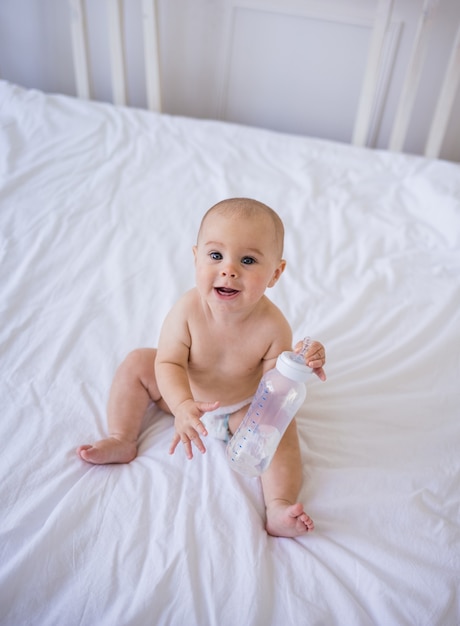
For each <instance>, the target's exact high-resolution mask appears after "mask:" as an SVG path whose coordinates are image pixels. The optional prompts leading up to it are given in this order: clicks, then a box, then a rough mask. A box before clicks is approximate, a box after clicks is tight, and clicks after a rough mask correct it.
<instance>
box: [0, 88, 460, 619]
mask: <svg viewBox="0 0 460 626" xmlns="http://www.w3.org/2000/svg"><path fill="white" fill-rule="evenodd" d="M0 124H1V135H0V177H1V178H0V180H1V185H0V237H1V239H0V251H1V252H0V259H1V264H0V275H1V279H0V280H1V282H0V285H1V300H0V302H1V325H0V345H1V360H0V368H1V372H0V385H1V392H0V403H1V418H0V429H1V430H0V440H1V441H2V453H1V455H0V471H1V474H0V475H1V481H0V502H1V509H0V510H1V512H0V516H1V517H0V519H1V524H0V528H1V542H0V622H1V624H5V625H8V626H18V625H25V624H27V625H37V626H38V625H40V626H44V625H46V626H50V625H58V624H59V625H60V624H66V625H69V626H70V625H74V624H75V625H77V624H78V625H88V626H90V625H91V626H94V625H95V624H97V625H98V626H100V625H107V626H109V625H110V626H113V625H114V624H117V625H133V626H134V625H144V624H149V625H150V624H155V625H178V626H179V625H180V626H184V624H187V626H193V625H200V626H203V625H216V626H230V625H233V624H244V625H254V626H259V625H260V626H262V625H263V626H270V625H272V626H284V625H287V624H304V625H307V626H312V625H320V624H321V625H326V624H327V625H331V624H347V625H348V624H349V625H368V624H374V625H375V624H378V625H379V624H381V625H384V626H391V625H401V624H403V625H405V624H407V625H415V624H417V625H426V626H428V625H429V626H435V625H439V626H454V625H457V624H458V623H459V622H460V597H459V580H460V508H459V501H460V495H459V494H460V454H459V449H460V420H459V418H460V408H459V407H460V392H459V384H458V381H459V375H460V358H459V352H460V313H459V311H460V278H459V277H460V166H459V164H456V163H449V162H446V161H440V160H429V159H425V158H422V157H416V156H411V155H404V154H394V153H390V152H385V151H373V150H369V149H365V148H358V147H353V146H350V145H346V144H340V143H334V142H328V141H322V140H316V139H313V138H309V137H301V136H295V135H287V134H282V133H276V132H272V131H266V130H263V129H256V128H250V127H245V126H239V125H234V124H229V123H224V122H218V121H211V120H198V119H186V118H181V117H174V116H168V115H166V114H156V113H153V112H147V111H143V110H138V109H130V108H124V107H116V106H113V105H109V104H103V103H96V102H89V101H85V100H78V99H74V98H71V97H65V96H61V95H51V94H44V93H41V92H39V91H34V90H26V89H23V88H21V87H19V86H16V85H13V84H9V83H7V82H4V81H2V82H0ZM235 196H238V197H251V198H256V199H258V200H261V201H262V202H265V203H267V204H269V205H270V206H272V207H273V208H274V209H275V210H276V211H277V212H278V213H279V215H280V216H281V218H282V219H283V221H284V224H285V229H286V241H285V254H284V256H285V259H286V261H287V267H286V271H285V273H284V274H283V276H282V278H281V280H280V281H279V282H278V284H277V285H276V286H275V287H274V288H273V289H270V290H269V292H267V295H269V297H270V298H271V299H272V300H273V301H274V302H275V304H277V305H278V306H279V307H280V308H281V309H282V310H283V312H284V313H285V315H286V317H287V319H288V320H289V322H290V324H291V326H292V329H293V333H294V337H295V339H296V340H297V339H300V338H301V337H303V336H304V335H306V334H308V335H311V336H313V337H315V338H316V339H318V340H320V341H321V342H322V343H323V344H324V345H325V346H326V351H327V364H326V372H327V381H326V382H324V383H322V382H321V381H319V380H311V381H310V382H309V384H308V390H307V398H306V400H305V402H304V404H303V405H302V407H301V409H300V410H299V412H298V415H297V424H298V429H299V437H300V443H301V451H302V463H303V475H304V483H303V487H302V491H301V494H300V500H301V501H302V502H303V503H304V504H305V508H306V510H307V512H308V513H309V514H310V515H311V517H312V518H313V519H314V521H315V526H316V528H315V531H314V532H313V533H309V534H307V535H304V536H301V537H298V538H296V539H288V538H277V537H271V536H269V535H268V534H267V533H266V531H265V529H264V504H263V499H262V491H261V487H260V481H259V480H258V479H250V478H245V477H243V476H240V475H239V474H237V473H235V472H234V471H232V469H231V468H230V467H229V465H228V462H227V460H226V457H225V444H224V443H223V442H222V441H219V440H210V439H208V440H207V442H206V443H207V452H206V454H204V455H195V456H194V458H193V460H191V461H188V460H187V459H186V458H185V455H184V454H183V453H182V452H183V451H182V450H178V451H177V452H176V453H175V454H174V455H172V456H171V455H169V454H168V447H169V443H170V441H171V438H172V434H173V422H172V419H171V417H170V416H168V415H166V414H165V413H163V412H161V411H160V409H158V408H157V407H156V406H155V405H152V406H151V407H150V409H149V410H148V411H147V413H146V416H145V420H144V426H143V431H142V434H141V436H140V445H139V454H138V456H137V458H136V459H135V460H134V461H132V462H131V463H130V464H129V465H106V466H94V465H89V464H87V463H85V462H84V461H82V460H81V459H80V458H79V457H78V456H77V455H76V453H75V450H76V447H77V446H78V445H80V444H83V443H89V442H91V441H94V440H95V439H98V438H101V437H103V436H104V435H105V433H106V417H105V407H106V401H107V397H108V391H109V388H110V383H111V380H112V377H113V374H114V372H115V369H116V367H117V365H118V364H119V363H120V362H121V361H122V359H123V358H124V356H125V355H126V354H127V353H128V352H129V351H130V350H132V349H134V348H136V347H140V346H155V345H156V342H157V341H158V336H159V331H160V328H161V325H162V322H163V319H164V317H165V315H166V313H167V312H168V310H169V309H170V307H171V306H172V304H173V303H174V302H175V301H176V300H177V299H178V298H179V297H180V295H181V294H182V293H183V292H184V291H185V290H187V289H188V288H190V287H191V286H193V284H194V267H193V255H192V250H191V248H192V246H193V245H194V243H195V237H196V232H197V229H198V225H199V222H200V219H201V217H202V215H203V213H204V212H205V211H206V210H207V209H208V208H209V207H210V206H211V205H213V204H214V203H216V202H217V201H219V200H222V199H224V198H229V197H235Z"/></svg>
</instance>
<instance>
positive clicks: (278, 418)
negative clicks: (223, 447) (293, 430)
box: [227, 338, 311, 477]
mask: <svg viewBox="0 0 460 626" xmlns="http://www.w3.org/2000/svg"><path fill="white" fill-rule="evenodd" d="M309 345H310V341H309V339H308V338H305V339H304V341H303V345H302V350H301V352H300V353H299V354H296V353H295V352H282V353H281V354H280V355H279V357H278V359H277V361H276V366H275V367H274V368H273V369H271V370H270V371H268V372H266V373H265V374H264V375H263V377H262V379H261V381H260V383H259V386H258V388H257V391H256V394H255V396H254V399H253V401H252V403H251V405H250V407H249V409H248V412H247V413H246V416H245V417H244V419H243V421H242V422H241V424H240V426H239V428H238V430H237V431H236V433H235V434H234V436H233V437H232V438H231V440H230V441H229V443H228V444H227V458H228V460H229V463H230V466H231V467H232V468H233V469H234V470H235V471H237V472H239V473H240V474H244V475H245V476H253V477H255V476H260V474H262V472H264V471H265V470H266V469H267V467H268V466H269V465H270V462H271V460H272V459H273V456H274V454H275V452H276V449H277V447H278V444H279V442H280V441H281V437H282V436H283V434H284V432H285V430H286V428H287V427H288V425H289V423H290V421H291V420H292V418H293V417H294V415H295V414H296V413H297V411H298V410H299V408H300V406H301V405H302V403H303V401H304V400H305V396H306V388H305V382H306V380H307V378H308V376H309V375H310V373H311V369H310V368H309V367H307V366H306V365H305V359H304V355H305V353H306V352H307V350H308V346H309Z"/></svg>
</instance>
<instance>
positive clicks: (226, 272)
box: [220, 265, 237, 278]
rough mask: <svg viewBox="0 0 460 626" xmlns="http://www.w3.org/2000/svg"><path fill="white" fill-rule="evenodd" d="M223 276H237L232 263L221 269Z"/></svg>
mask: <svg viewBox="0 0 460 626" xmlns="http://www.w3.org/2000/svg"><path fill="white" fill-rule="evenodd" d="M220 273H221V276H229V277H230V278H236V276H237V272H236V269H235V268H234V267H233V266H232V265H226V266H225V267H223V268H222V269H221V271H220Z"/></svg>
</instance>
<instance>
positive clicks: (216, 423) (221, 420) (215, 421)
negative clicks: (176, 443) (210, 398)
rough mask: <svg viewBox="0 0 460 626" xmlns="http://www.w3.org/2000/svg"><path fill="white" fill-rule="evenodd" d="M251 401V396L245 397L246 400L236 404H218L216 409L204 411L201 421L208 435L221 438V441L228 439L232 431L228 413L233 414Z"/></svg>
mask: <svg viewBox="0 0 460 626" xmlns="http://www.w3.org/2000/svg"><path fill="white" fill-rule="evenodd" d="M251 402H252V398H247V400H242V401H241V402H237V403H236V404H232V405H230V406H220V407H218V408H217V409H214V411H208V412H207V413H204V414H203V416H202V418H201V421H202V422H203V424H204V426H205V428H206V430H207V431H208V435H210V436H211V437H214V438H215V439H221V440H222V441H230V439H231V438H232V433H231V432H230V429H229V427H228V420H229V419H230V415H233V413H236V412H237V411H239V410H240V409H242V408H243V407H244V406H247V405H249V404H251Z"/></svg>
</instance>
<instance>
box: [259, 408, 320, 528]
mask: <svg viewBox="0 0 460 626" xmlns="http://www.w3.org/2000/svg"><path fill="white" fill-rule="evenodd" d="M301 486H302V462H301V456H300V446H299V440H298V436H297V426H296V423H295V420H292V422H291V424H290V425H289V426H288V428H287V430H286V432H285V434H284V436H283V438H282V440H281V442H280V445H279V447H278V450H277V451H276V453H275V456H274V458H273V461H272V462H271V464H270V466H269V468H268V469H267V471H266V472H265V473H264V474H262V489H263V493H264V499H265V507H266V511H267V523H266V530H267V532H268V534H269V535H274V536H276V537H298V536H299V535H304V534H305V533H307V532H309V531H312V530H313V529H314V524H313V520H312V519H311V518H310V516H309V515H307V514H306V513H305V511H304V508H303V504H301V503H300V502H297V497H298V495H299V492H300V488H301Z"/></svg>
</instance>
